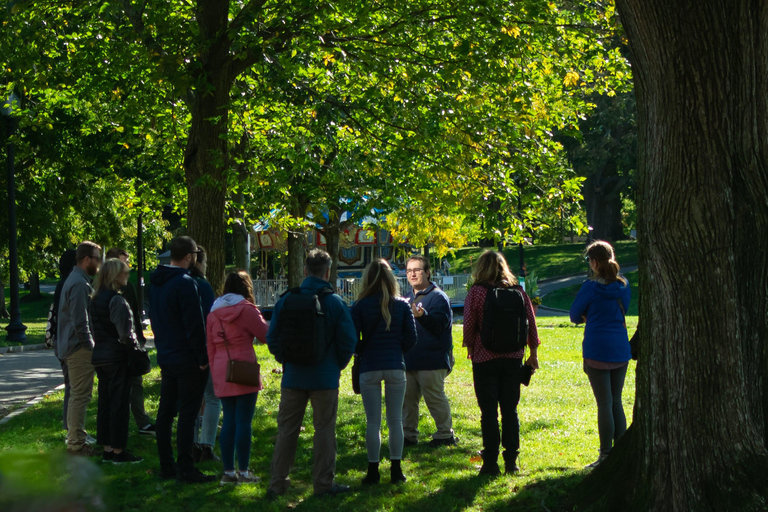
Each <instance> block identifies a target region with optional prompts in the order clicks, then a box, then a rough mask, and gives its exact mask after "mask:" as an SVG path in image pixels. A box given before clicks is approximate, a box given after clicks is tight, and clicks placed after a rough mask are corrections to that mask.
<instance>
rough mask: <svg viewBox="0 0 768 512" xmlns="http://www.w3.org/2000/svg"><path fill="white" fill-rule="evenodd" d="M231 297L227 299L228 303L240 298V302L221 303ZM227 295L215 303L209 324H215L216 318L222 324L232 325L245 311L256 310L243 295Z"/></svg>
mask: <svg viewBox="0 0 768 512" xmlns="http://www.w3.org/2000/svg"><path fill="white" fill-rule="evenodd" d="M227 295H228V296H230V299H227V301H234V299H233V298H232V297H239V298H240V300H238V301H237V302H232V303H224V302H222V301H221V299H223V298H224V297H226V296H227ZM227 295H224V296H223V297H219V298H218V299H217V300H216V302H214V304H213V307H212V308H211V313H210V315H209V318H211V320H209V321H208V322H209V323H213V320H212V319H213V318H216V319H217V320H218V321H219V322H221V323H222V324H231V323H235V322H237V320H238V317H239V316H240V315H241V314H242V313H243V311H245V310H246V309H247V308H255V307H256V306H254V305H253V304H251V303H250V302H248V301H247V300H245V299H244V298H243V297H242V296H241V295H236V294H233V293H228V294H227ZM216 304H219V306H218V307H216Z"/></svg>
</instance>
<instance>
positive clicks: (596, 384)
mask: <svg viewBox="0 0 768 512" xmlns="http://www.w3.org/2000/svg"><path fill="white" fill-rule="evenodd" d="M584 373H586V374H587V377H589V383H590V385H591V386H592V393H594V395H595V400H596V401H597V431H598V432H599V434H600V454H601V455H606V454H608V452H610V451H611V448H612V447H613V442H614V441H616V440H618V439H619V438H620V437H621V436H622V435H624V432H626V431H627V419H626V417H625V416H624V406H623V405H622V403H621V390H622V389H623V388H624V377H625V376H626V375H627V365H626V364H625V365H624V366H622V367H621V368H616V369H614V370H598V369H596V368H592V367H591V366H587V365H586V364H584Z"/></svg>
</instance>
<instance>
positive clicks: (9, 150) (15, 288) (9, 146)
mask: <svg viewBox="0 0 768 512" xmlns="http://www.w3.org/2000/svg"><path fill="white" fill-rule="evenodd" d="M18 104H19V97H18V96H16V94H15V93H11V95H10V96H9V97H8V100H7V101H6V102H5V104H4V105H3V108H2V115H3V118H5V126H6V139H5V151H6V157H7V162H6V163H7V169H8V254H9V259H10V260H11V261H10V267H11V279H10V283H9V284H10V286H11V311H10V314H11V321H10V323H9V324H8V325H7V326H6V328H5V330H6V331H8V335H7V336H6V337H5V339H6V340H7V341H17V342H24V341H27V336H26V334H25V331H26V330H27V326H26V325H24V324H22V323H21V310H19V253H18V247H17V241H16V182H15V172H14V168H13V164H14V161H13V160H14V149H15V148H14V144H13V142H12V141H11V137H12V136H13V132H14V128H15V126H14V125H15V123H16V121H15V120H14V119H13V116H12V115H11V114H12V113H13V109H14V108H16V107H17V106H18Z"/></svg>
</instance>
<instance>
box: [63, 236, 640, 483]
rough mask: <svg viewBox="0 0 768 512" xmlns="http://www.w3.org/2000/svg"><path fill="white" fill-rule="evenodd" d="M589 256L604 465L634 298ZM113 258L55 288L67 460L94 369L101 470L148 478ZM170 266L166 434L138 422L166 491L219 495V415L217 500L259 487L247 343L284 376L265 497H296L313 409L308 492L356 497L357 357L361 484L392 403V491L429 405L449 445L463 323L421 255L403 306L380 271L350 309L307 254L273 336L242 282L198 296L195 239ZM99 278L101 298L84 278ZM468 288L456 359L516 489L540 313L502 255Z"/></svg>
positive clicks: (201, 288)
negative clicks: (195, 487) (131, 465)
mask: <svg viewBox="0 0 768 512" xmlns="http://www.w3.org/2000/svg"><path fill="white" fill-rule="evenodd" d="M110 253H112V251H110ZM586 254H587V260H588V261H589V264H590V268H591V270H592V273H593V276H592V279H590V280H588V281H587V282H585V284H584V286H583V287H582V290H581V291H580V292H579V294H578V297H577V299H576V301H575V302H574V304H573V307H572V309H571V318H572V319H573V321H574V322H577V323H580V322H586V323H587V327H586V329H585V337H584V345H583V346H584V370H585V372H586V373H587V375H588V377H589V380H590V383H591V385H592V389H593V391H594V393H595V397H596V400H597V402H598V426H599V432H600V445H601V449H600V456H599V458H598V460H597V461H596V462H595V463H594V464H597V463H599V462H600V461H602V460H603V459H604V458H605V457H606V456H607V454H608V452H609V451H610V450H611V448H612V445H613V442H614V441H615V440H616V439H618V438H619V437H620V436H621V435H622V434H623V432H624V431H625V430H626V420H625V419H624V414H623V408H622V405H621V390H622V386H623V380H624V375H625V374H626V369H627V362H628V360H629V358H630V357H629V342H628V339H627V335H626V327H625V323H624V312H625V311H626V308H627V307H628V305H629V286H628V283H627V282H626V280H625V279H624V278H623V277H622V276H620V274H619V273H618V271H619V267H618V264H616V261H615V257H614V255H613V250H612V248H611V246H610V245H609V244H607V243H604V242H596V243H594V244H592V245H590V246H589V247H588V249H587V253H586ZM108 256H116V257H114V258H110V257H108V258H107V260H106V261H105V262H104V263H103V264H101V258H100V248H99V247H98V246H97V245H96V244H92V243H90V242H84V243H82V244H80V246H79V247H78V249H77V251H76V260H77V262H76V265H75V270H73V271H72V273H71V274H70V275H69V277H66V279H64V278H63V279H62V282H63V284H62V289H61V293H60V294H59V293H58V290H57V296H59V295H60V298H58V297H57V300H58V303H59V305H58V318H57V321H58V331H57V332H58V336H57V340H56V348H57V355H58V356H59V358H60V359H62V367H63V368H64V371H65V377H66V378H67V380H68V382H69V387H70V391H69V395H68V397H65V407H67V406H68V410H67V412H66V427H67V429H68V435H67V446H68V451H70V453H82V454H85V455H92V454H94V453H93V450H92V449H91V448H89V447H90V446H91V445H89V444H88V443H87V434H86V433H85V430H84V419H85V407H87V404H88V401H89V400H90V393H91V391H90V388H89V387H88V385H87V381H88V379H90V387H91V388H92V385H93V372H94V368H95V372H96V373H97V374H98V376H99V410H98V418H97V426H98V432H97V433H98V437H97V439H96V442H97V443H98V444H100V445H102V446H104V452H103V453H102V457H103V459H104V460H109V461H112V462H115V463H120V462H138V461H140V460H141V459H140V458H139V457H137V456H135V455H133V454H131V453H130V452H128V450H127V449H126V445H127V437H128V435H127V434H128V423H129V421H128V420H129V416H128V408H129V404H130V403H132V402H133V403H134V404H135V402H136V400H137V399H138V397H139V396H140V397H141V398H142V402H143V393H142V392H137V393H136V394H135V395H134V392H135V390H136V385H137V384H136V377H135V376H132V375H130V372H129V370H128V363H127V361H126V360H125V358H124V357H123V355H124V354H125V350H126V348H129V347H136V346H139V345H141V339H142V338H143V337H142V335H141V332H142V329H141V324H140V316H139V315H138V314H137V311H136V309H134V308H133V304H131V299H130V297H131V292H130V291H129V288H130V286H129V285H128V284H127V278H128V272H129V268H128V265H127V261H126V260H127V253H125V252H124V251H122V253H115V254H108ZM170 260H171V261H170V264H169V265H159V266H158V268H157V270H156V271H155V272H153V273H152V275H151V278H150V310H149V317H150V322H151V324H152V330H153V332H154V337H155V339H154V341H155V347H156V349H157V363H158V365H159V367H160V372H161V386H160V389H161V390H160V403H159V407H158V412H157V421H156V423H155V424H154V425H153V424H152V422H151V421H149V420H148V418H147V419H142V421H140V423H144V422H145V421H146V423H145V424H144V425H141V427H140V428H141V429H142V430H144V431H148V432H152V433H156V438H157V450H158V455H159V460H160V477H161V478H163V479H166V478H177V479H178V480H180V481H183V482H189V483H198V482H210V481H214V480H215V479H216V478H217V477H216V476H214V475H208V474H205V473H202V472H201V471H199V469H197V467H196V466H195V462H196V461H200V460H210V459H211V458H215V455H213V445H214V443H215V436H216V431H217V427H218V422H219V415H220V412H221V411H222V410H223V421H222V428H221V435H220V438H219V443H220V450H221V461H222V465H223V469H224V473H223V475H222V476H221V477H220V483H221V484H222V485H224V484H243V483H252V482H256V481H258V477H256V476H255V475H253V474H252V473H251V471H250V470H249V461H250V449H251V438H252V432H251V424H252V420H253V416H254V411H255V404H256V401H257V397H258V393H259V391H261V389H262V388H263V384H262V382H261V380H260V379H259V380H258V381H257V382H251V383H249V384H243V383H239V382H237V381H236V379H234V378H233V377H232V375H231V373H232V369H231V368H230V366H231V364H232V363H231V362H232V361H243V362H247V363H257V358H256V354H255V352H254V349H253V344H254V342H255V341H258V342H260V343H266V344H267V345H268V348H269V351H270V352H271V353H272V354H273V355H274V356H275V358H276V360H277V361H278V362H279V363H281V364H282V365H283V372H282V382H281V396H280V405H279V408H278V413H277V425H278V434H277V438H276V440H275V446H274V453H273V457H272V464H271V478H270V481H269V490H268V495H270V496H278V495H281V494H284V493H285V492H286V491H287V490H288V487H289V485H290V478H289V475H290V472H291V469H292V466H293V464H294V460H295V456H296V451H297V444H298V437H299V432H300V430H301V425H302V421H303V418H304V413H305V410H306V407H307V404H308V403H311V404H312V411H313V426H314V438H313V452H314V462H313V471H312V480H313V488H314V492H315V494H318V495H321V494H337V493H341V492H345V491H348V490H349V486H346V485H340V484H337V483H335V482H334V477H335V464H336V437H335V428H336V417H337V411H338V395H339V393H338V391H339V380H340V375H341V372H342V370H343V369H344V368H345V367H346V366H347V365H348V364H349V363H350V361H351V359H352V357H353V355H355V357H356V358H357V360H356V362H355V365H354V369H353V375H355V378H357V379H359V392H360V394H361V398H362V403H363V408H364V410H365V416H366V437H365V439H366V452H367V458H368V467H367V474H366V476H365V478H364V479H363V480H362V483H363V484H365V485H371V484H377V483H379V481H380V473H379V464H380V451H381V419H382V411H381V408H382V405H381V394H382V388H383V391H384V396H385V400H384V404H385V408H386V419H387V425H388V428H389V444H388V446H389V459H390V481H391V482H392V483H398V482H404V481H406V476H405V474H404V472H403V467H402V464H401V461H402V457H403V450H404V447H406V446H413V445H416V444H417V443H418V442H419V441H420V438H419V434H420V432H419V429H418V424H419V402H420V400H421V397H423V398H424V401H425V403H426V405H427V408H428V410H429V412H430V414H431V416H432V418H433V420H434V422H435V427H436V430H435V432H434V434H433V435H432V439H431V440H430V441H429V443H428V444H429V445H430V446H432V447H439V446H446V445H447V446H451V445H456V443H457V438H456V437H455V435H454V431H453V428H452V419H451V410H450V403H449V401H448V398H447V396H446V393H445V380H446V377H447V376H448V374H449V373H450V372H451V370H452V368H453V364H454V359H453V341H452V323H453V322H452V320H453V315H452V311H451V305H450V300H449V299H448V297H447V296H446V294H445V293H444V292H443V291H442V290H440V288H439V287H437V286H436V285H435V284H434V283H433V282H432V281H431V279H430V278H431V268H430V263H429V260H428V259H427V258H425V257H423V256H421V255H418V254H415V255H413V256H412V257H411V258H410V259H409V260H408V261H407V264H406V274H407V279H408V282H409V284H410V286H411V291H410V292H409V293H408V294H407V295H406V296H404V297H401V296H400V290H399V287H398V283H397V279H396V278H395V275H394V273H393V272H392V268H391V267H390V264H389V263H388V262H387V261H386V260H384V259H376V260H374V261H373V262H371V263H370V264H369V265H368V266H367V268H366V269H365V271H364V274H363V279H362V290H361V291H360V293H359V295H358V297H357V300H356V302H355V303H354V305H353V306H352V307H351V308H348V307H347V306H346V305H345V303H344V302H343V301H342V299H341V297H339V296H338V295H336V294H335V293H334V288H333V286H332V284H331V283H330V282H329V281H328V280H329V277H330V269H331V258H330V256H329V255H328V253H326V252H325V251H322V250H319V249H314V250H312V251H310V252H309V254H308V256H307V258H306V262H305V267H304V273H305V279H304V280H303V282H302V283H301V285H300V287H298V288H296V289H292V290H289V291H288V292H286V293H285V294H284V295H283V296H282V297H281V298H280V300H279V301H278V302H277V304H276V305H275V307H274V311H273V314H272V319H271V322H270V323H269V324H268V323H267V322H266V321H265V320H264V318H263V317H262V315H261V312H260V311H259V309H258V308H257V307H256V305H255V300H254V296H253V283H252V280H251V277H250V275H249V274H248V273H246V272H242V271H241V272H234V273H231V274H229V275H228V276H227V278H226V281H225V284H224V289H223V293H222V294H221V296H220V297H218V298H217V299H214V293H213V290H212V289H211V287H210V285H209V284H208V283H207V281H205V279H204V275H205V251H204V249H202V248H201V247H200V246H198V245H197V244H196V243H195V241H194V240H192V239H191V238H189V237H183V236H182V237H177V238H174V239H173V240H172V241H171V242H170ZM100 265H101V272H100V273H98V277H97V279H96V284H95V285H94V286H93V288H91V284H90V280H91V277H92V276H94V275H96V274H97V272H98V270H99V266H100ZM62 277H63V274H62ZM472 277H473V281H472V282H473V286H472V287H471V289H470V290H469V293H468V295H467V298H466V300H465V306H464V342H463V345H464V346H465V347H466V348H467V357H468V358H469V359H470V360H471V361H472V368H473V381H474V389H475V395H476V398H477V402H478V406H479V408H480V413H481V432H482V441H483V451H482V459H483V465H482V468H481V469H480V473H481V474H484V475H498V474H500V473H501V468H500V467H499V464H498V457H499V454H500V452H501V455H502V457H503V461H504V465H505V471H506V472H507V473H515V472H517V471H518V470H519V467H518V464H517V459H518V455H519V451H520V439H519V437H520V436H519V431H520V424H519V419H518V414H517V406H518V403H519V400H520V389H521V385H523V384H524V383H526V381H527V378H530V375H531V374H532V373H534V372H535V371H536V370H537V369H538V368H539V362H538V346H539V344H540V340H539V337H538V331H537V328H536V318H535V312H534V309H533V306H532V304H531V301H530V299H529V298H528V296H527V295H526V294H525V292H524V290H523V289H522V287H521V286H520V285H519V283H518V281H517V279H516V277H515V276H514V275H513V273H512V272H511V271H510V270H509V267H508V265H507V262H506V261H505V259H504V256H503V255H502V254H501V253H499V252H495V251H486V252H485V253H483V254H482V256H481V257H480V258H479V259H478V261H477V264H476V266H475V269H474V272H473V276H472ZM133 295H134V296H135V293H134V294H133ZM505 297H506V298H505ZM505 301H506V302H505ZM510 301H511V302H510ZM494 308H495V309H494ZM499 308H501V309H499ZM504 308H506V309H504ZM613 309H616V310H617V311H613ZM499 311H501V313H499ZM617 312H618V313H617ZM504 315H507V316H510V315H511V317H513V318H515V319H516V322H517V323H516V324H515V325H516V326H517V327H515V328H514V330H515V334H514V336H513V335H512V334H511V330H510V335H509V337H513V338H514V339H515V340H516V342H517V344H514V343H512V344H510V343H506V344H504V343H502V344H501V345H499V344H498V338H499V336H501V337H506V334H505V333H506V332H507V331H504V330H503V329H506V327H504V326H505V325H511V324H509V318H507V319H506V320H504V319H502V321H500V320H499V318H503V317H504ZM504 321H506V322H507V324H505V323H504ZM500 322H501V323H500ZM491 324H493V325H491ZM494 329H495V330H494ZM500 329H501V331H499V330H500ZM499 332H501V334H499ZM622 332H623V334H622ZM494 337H495V338H494ZM503 341H504V340H503ZM297 343H298V345H297ZM526 349H527V351H528V357H527V359H526ZM89 368H90V370H89ZM138 380H139V381H140V377H139V379H138ZM382 384H383V386H382ZM138 386H139V387H140V382H139V383H138ZM203 404H204V405H203ZM142 409H143V407H142ZM201 410H202V417H201ZM499 410H500V411H501V425H499V419H498V413H499ZM145 414H146V413H145ZM176 416H178V423H177V427H176V452H177V454H176V457H174V450H173V443H172V435H173V432H172V426H173V421H174V419H175V418H176ZM201 418H202V419H201ZM501 449H503V451H501ZM235 459H237V460H235Z"/></svg>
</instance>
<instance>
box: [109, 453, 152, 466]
mask: <svg viewBox="0 0 768 512" xmlns="http://www.w3.org/2000/svg"><path fill="white" fill-rule="evenodd" d="M143 460H144V459H143V458H142V457H138V456H136V455H134V454H132V453H131V452H129V451H128V450H123V451H121V452H120V453H115V455H114V456H113V457H112V464H136V463H137V462H141V461H143Z"/></svg>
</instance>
